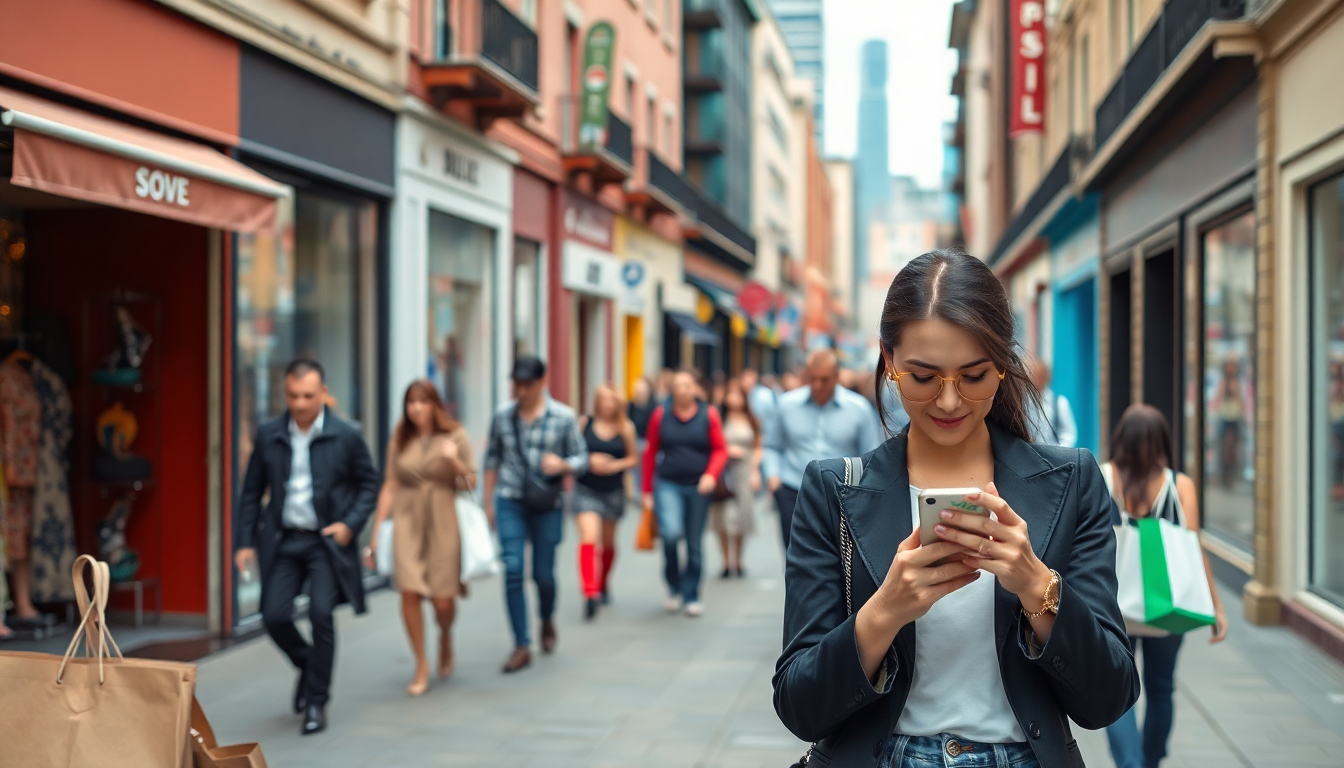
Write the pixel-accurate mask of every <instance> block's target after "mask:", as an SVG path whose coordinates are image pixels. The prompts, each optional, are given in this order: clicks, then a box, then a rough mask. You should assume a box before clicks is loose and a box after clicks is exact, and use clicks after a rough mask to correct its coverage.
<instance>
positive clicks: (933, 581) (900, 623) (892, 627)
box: [854, 527, 980, 680]
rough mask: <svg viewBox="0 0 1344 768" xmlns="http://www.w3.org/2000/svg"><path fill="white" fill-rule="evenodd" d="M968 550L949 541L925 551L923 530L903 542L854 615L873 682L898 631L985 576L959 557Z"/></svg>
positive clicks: (861, 653)
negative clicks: (921, 535) (868, 596)
mask: <svg viewBox="0 0 1344 768" xmlns="http://www.w3.org/2000/svg"><path fill="white" fill-rule="evenodd" d="M963 554H966V548H965V547H963V546H961V545H960V544H953V543H952V542H950V541H936V542H933V543H932V544H929V545H928V546H927V547H921V546H920V542H919V528H918V527H916V528H915V530H914V531H912V532H911V533H910V535H909V536H908V537H907V538H906V540H905V541H903V542H901V545H900V546H899V547H897V549H896V557H894V558H892V561H891V567H890V568H889V569H887V576H886V578H885V579H883V580H882V586H880V587H878V588H877V592H876V593H875V594H874V595H873V596H872V598H870V599H869V600H868V602H866V603H864V604H863V607H861V608H860V609H859V612H858V615H857V616H856V617H855V620H854V621H855V623H854V637H855V640H856V642H857V643H858V646H859V661H860V663H862V664H863V670H864V673H865V674H866V675H867V676H868V679H869V680H872V679H873V676H874V675H876V674H877V670H878V667H880V666H881V664H882V658H883V657H884V656H885V655H886V653H887V649H888V648H890V647H891V642H892V640H894V639H895V638H896V633H898V632H900V631H901V628H902V627H904V626H905V625H906V624H909V623H910V622H912V621H914V620H916V619H918V618H919V617H921V616H923V615H924V614H926V613H928V612H929V609H930V608H932V607H933V604H934V603H936V602H938V601H939V600H941V599H942V598H944V597H946V596H947V595H949V594H951V593H953V592H955V591H957V590H958V589H961V588H962V587H964V586H966V585H967V584H970V583H971V582H973V581H975V580H976V579H978V578H980V571H979V570H978V569H977V568H976V566H974V565H970V564H968V563H967V562H966V561H965V560H964V559H962V558H960V557H958V556H959V555H963Z"/></svg>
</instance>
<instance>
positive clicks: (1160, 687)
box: [1102, 405, 1227, 768]
mask: <svg viewBox="0 0 1344 768" xmlns="http://www.w3.org/2000/svg"><path fill="white" fill-rule="evenodd" d="M1172 463H1173V462H1172V450H1171V430H1170V429H1169V428H1168V426H1167V420H1166V417H1164V416H1163V415H1162V413H1161V412H1160V411H1158V410H1157V409H1156V408H1154V407H1152V406H1151V405H1131V406H1130V407H1129V408H1127V409H1126V410H1125V413H1124V415H1123V416H1121V417H1120V422H1119V423H1118V424H1116V426H1115V430H1114V431H1113V432H1112V434H1111V461H1110V462H1109V463H1107V464H1106V465H1104V466H1103V467H1102V474H1103V475H1104V476H1105V477H1106V481H1107V485H1108V486H1109V487H1110V489H1111V496H1112V497H1113V498H1114V499H1115V503H1116V505H1117V506H1118V507H1119V510H1120V515H1121V519H1120V520H1119V521H1117V522H1123V523H1125V524H1128V523H1129V522H1130V520H1129V518H1133V519H1135V520H1138V521H1141V522H1140V525H1141V526H1142V527H1143V532H1144V533H1143V534H1141V535H1147V536H1149V537H1151V536H1154V535H1156V536H1158V537H1160V539H1161V540H1162V541H1166V540H1168V539H1171V538H1172V537H1171V536H1169V535H1167V536H1163V535H1162V532H1159V531H1158V529H1159V528H1162V527H1165V523H1163V525H1161V526H1158V525H1146V521H1148V520H1152V521H1153V522H1158V521H1166V522H1170V523H1176V524H1178V525H1180V524H1183V525H1184V526H1185V527H1187V528H1189V529H1191V530H1193V531H1198V530H1199V499H1198V496H1197V493H1196V490H1195V483H1194V481H1193V480H1191V479H1190V478H1189V477H1188V476H1186V475H1185V474H1183V473H1180V472H1176V471H1175V470H1173V469H1172V468H1171V466H1172ZM1173 528H1174V526H1173ZM1131 535H1132V534H1131ZM1137 541H1138V538H1137V537H1136V538H1135V542H1136V543H1137ZM1151 541H1152V539H1151V538H1148V539H1145V540H1144V541H1143V545H1144V546H1148V545H1149V544H1150V543H1151ZM1120 549H1124V547H1121V548H1120ZM1148 554H1149V560H1151V559H1152V557H1151V554H1152V553H1151V552H1150V553H1148ZM1159 554H1160V553H1159ZM1199 556H1200V557H1201V558H1202V560H1203V571H1204V573H1203V575H1204V578H1205V579H1206V580H1207V584H1208V589H1209V592H1210V594H1211V597H1212V603H1213V624H1212V628H1213V636H1212V637H1211V638H1210V639H1209V642H1210V643H1218V642H1222V640H1223V639H1225V638H1226V637H1227V616H1226V614H1225V613H1224V612H1223V601H1222V600H1221V599H1220V598H1219V597H1218V590H1217V588H1216V587H1215V586H1214V582H1213V572H1212V571H1211V570H1210V568H1209V559H1208V556H1207V555H1204V554H1203V553H1202V551H1201V552H1200V555H1199ZM1117 557H1118V558H1123V557H1124V553H1123V552H1121V553H1120V554H1118V555H1117ZM1151 565H1152V563H1151V562H1150V563H1147V564H1145V567H1144V568H1143V571H1142V577H1143V580H1144V582H1148V581H1150V580H1151V577H1152V575H1153V574H1152V571H1153V568H1151V567H1147V566H1151ZM1174 568H1175V566H1174V564H1173V573H1172V574H1171V575H1170V576H1168V581H1170V580H1172V579H1173V578H1175V572H1174ZM1117 572H1118V575H1119V576H1120V578H1121V580H1122V581H1125V580H1126V579H1127V577H1128V578H1131V579H1133V578H1138V577H1139V576H1140V573H1139V572H1138V570H1137V569H1127V568H1126V567H1125V565H1124V563H1123V562H1117ZM1129 586H1130V588H1134V589H1144V588H1145V587H1147V588H1148V591H1150V592H1151V591H1154V590H1153V587H1152V585H1151V584H1147V583H1145V584H1138V585H1129ZM1164 586H1166V587H1167V591H1166V593H1165V597H1166V598H1167V602H1168V604H1170V603H1171V591H1172V590H1171V589H1170V585H1169V584H1168V585H1164ZM1126 588H1127V587H1126V584H1124V583H1122V584H1121V585H1120V590H1121V592H1122V594H1123V593H1124V592H1125V590H1126ZM1156 591H1159V592H1160V591H1162V589H1161V587H1159V588H1158V589H1157V590H1156ZM1122 603H1123V601H1122ZM1168 607H1169V608H1171V610H1170V614H1171V615H1175V614H1177V613H1180V611H1179V604H1177V605H1176V606H1174V607H1173V606H1171V605H1168ZM1122 610H1123V605H1122ZM1126 618H1127V619H1129V618H1130V617H1129V616H1126ZM1176 623H1179V622H1176ZM1199 623H1200V622H1199V621H1198V619H1194V620H1189V621H1188V622H1187V624H1189V625H1194V624H1199ZM1205 623H1207V620H1205ZM1136 632H1143V634H1142V635H1139V634H1134V633H1136ZM1183 637H1184V635H1182V634H1180V633H1179V632H1174V633H1171V634H1163V633H1162V632H1161V631H1160V630H1154V629H1152V628H1148V627H1145V628H1142V629H1141V628H1139V627H1137V626H1132V627H1131V635H1130V638H1129V642H1130V645H1131V646H1132V647H1133V648H1134V652H1135V654H1136V655H1137V654H1138V652H1139V648H1140V647H1142V648H1143V692H1144V695H1145V696H1146V697H1147V711H1146V712H1145V714H1144V723H1143V732H1142V734H1140V732H1139V726H1138V716H1137V714H1136V713H1135V711H1134V709H1132V708H1131V709H1130V710H1129V712H1127V713H1125V715H1124V716H1123V717H1121V718H1120V720H1119V721H1117V722H1116V723H1115V724H1114V725H1112V726H1110V727H1108V728H1107V729H1106V736H1107V738H1108V739H1109V740H1110V744H1111V757H1112V759H1114V760H1115V764H1116V768H1157V766H1158V765H1159V764H1160V763H1161V762H1162V759H1163V758H1164V757H1166V756H1167V740H1168V738H1169V737H1170V736H1171V725H1172V719H1173V716H1174V705H1173V702H1172V696H1173V694H1174V693H1175V689H1176V654H1177V653H1178V652H1179V651H1180V649H1181V640H1182V638H1183Z"/></svg>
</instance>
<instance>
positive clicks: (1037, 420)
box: [1028, 359, 1078, 448]
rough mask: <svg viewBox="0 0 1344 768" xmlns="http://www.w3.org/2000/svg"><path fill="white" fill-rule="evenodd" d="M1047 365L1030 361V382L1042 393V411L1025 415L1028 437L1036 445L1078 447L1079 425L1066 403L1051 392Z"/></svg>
mask: <svg viewBox="0 0 1344 768" xmlns="http://www.w3.org/2000/svg"><path fill="white" fill-rule="evenodd" d="M1050 378H1051V376H1050V365H1049V363H1046V362H1045V361H1044V360H1040V359H1033V360H1032V361H1031V382H1032V383H1033V384H1035V385H1036V389H1038V390H1040V392H1041V410H1039V411H1032V412H1030V413H1029V414H1028V416H1029V420H1030V422H1031V434H1032V437H1034V438H1035V439H1036V442H1038V443H1046V444H1049V445H1060V446H1063V447H1065V448H1076V447H1078V422H1077V421H1076V420H1075V419H1074V418H1073V407H1072V406H1070V405H1069V399H1068V398H1067V397H1065V396H1063V395H1061V394H1058V393H1056V392H1055V391H1054V390H1053V389H1051V388H1050Z"/></svg>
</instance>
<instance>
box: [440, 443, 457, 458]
mask: <svg viewBox="0 0 1344 768" xmlns="http://www.w3.org/2000/svg"><path fill="white" fill-rule="evenodd" d="M439 444H440V445H441V446H442V448H441V449H440V450H442V451H443V457H444V458H445V459H448V460H449V461H457V454H458V450H457V441H455V440H440V441H439Z"/></svg>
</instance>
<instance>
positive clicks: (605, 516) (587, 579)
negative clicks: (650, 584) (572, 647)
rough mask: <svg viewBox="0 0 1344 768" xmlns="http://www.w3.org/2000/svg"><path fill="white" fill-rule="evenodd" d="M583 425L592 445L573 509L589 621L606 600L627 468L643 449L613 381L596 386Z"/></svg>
mask: <svg viewBox="0 0 1344 768" xmlns="http://www.w3.org/2000/svg"><path fill="white" fill-rule="evenodd" d="M579 428H580V429H581V430H582V431H583V439H584V442H585V443H587V445H588V471H587V472H585V473H583V474H582V475H579V477H578V478H576V480H575V482H574V496H573V509H574V521H575V523H577V525H578V528H579V577H580V580H581V583H582V584H583V596H584V606H583V616H584V618H585V619H588V620H589V621H591V620H592V619H593V618H594V617H596V616H597V609H598V607H599V606H600V605H601V604H603V603H605V602H607V576H608V575H610V573H611V566H612V564H613V563H614V562H615V561H616V523H617V521H619V520H620V519H621V516H622V515H624V514H625V473H626V471H627V470H629V469H630V468H632V467H634V466H635V463H636V462H637V461H639V451H638V450H637V449H636V447H635V439H636V438H635V424H634V422H632V421H631V420H630V418H629V417H628V416H627V415H626V407H625V400H624V398H622V397H621V395H620V393H619V392H618V391H617V390H616V388H615V387H614V386H612V385H610V384H603V385H602V386H600V387H598V388H597V392H596V393H594V395H593V409H592V412H591V413H589V414H588V415H586V416H584V417H583V419H582V420H581V422H580V424H579Z"/></svg>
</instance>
